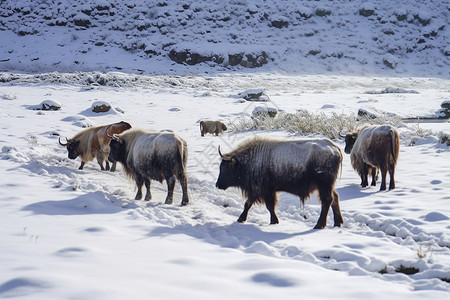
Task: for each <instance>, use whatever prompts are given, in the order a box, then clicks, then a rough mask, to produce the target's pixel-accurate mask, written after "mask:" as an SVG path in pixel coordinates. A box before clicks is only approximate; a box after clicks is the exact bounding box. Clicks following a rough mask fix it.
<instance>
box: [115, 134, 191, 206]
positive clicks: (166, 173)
mask: <svg viewBox="0 0 450 300" xmlns="http://www.w3.org/2000/svg"><path fill="white" fill-rule="evenodd" d="M108 136H109V137H110V138H111V143H110V148H111V151H110V152H109V156H108V159H109V160H110V161H113V162H117V161H118V162H120V163H121V164H122V166H123V169H124V172H125V174H126V175H127V176H128V177H129V178H130V179H133V180H134V181H135V183H136V186H137V189H138V191H137V193H136V197H135V200H140V199H142V185H143V184H145V187H146V189H147V193H146V195H145V198H144V200H146V201H149V200H150V199H151V198H152V195H151V192H150V180H157V181H159V182H161V183H162V182H163V181H164V180H166V183H167V190H168V191H167V197H166V201H165V203H166V204H172V202H173V191H174V188H175V183H176V180H177V179H178V181H179V182H180V184H181V188H182V191H183V196H182V201H181V205H187V204H188V203H189V196H188V190H187V188H188V187H187V177H186V164H187V155H188V148H187V143H186V141H185V140H183V139H182V138H181V137H179V136H178V135H176V134H175V133H174V132H170V131H163V132H158V131H146V130H143V129H131V130H128V131H125V132H123V133H122V134H114V135H108Z"/></svg>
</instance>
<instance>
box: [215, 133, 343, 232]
mask: <svg viewBox="0 0 450 300" xmlns="http://www.w3.org/2000/svg"><path fill="white" fill-rule="evenodd" d="M219 154H220V156H221V157H222V162H221V164H220V174H219V178H218V179H217V183H216V187H217V188H219V189H223V190H225V189H227V188H229V187H238V188H240V189H241V190H242V192H243V194H244V195H245V196H246V197H247V201H246V202H245V206H244V211H243V212H242V214H241V215H240V217H239V219H238V222H244V221H246V220H247V214H248V211H249V209H250V207H251V206H252V205H253V204H254V203H260V204H262V203H265V205H266V207H267V209H268V210H269V212H270V224H277V223H278V217H277V215H276V213H275V207H276V205H277V202H278V197H277V192H279V191H284V192H288V193H291V194H294V195H297V196H299V197H300V200H301V201H302V202H304V201H305V199H307V198H308V197H309V196H310V195H311V193H312V192H314V191H316V190H318V191H319V198H320V201H321V205H322V209H321V212H320V217H319V220H318V221H317V224H316V226H315V227H314V228H315V229H320V228H324V227H325V226H326V221H327V214H328V211H329V209H330V206H331V208H332V209H333V214H334V226H341V225H342V224H343V219H342V215H341V211H340V208H339V195H338V193H337V192H336V190H335V182H336V178H337V176H338V173H339V169H340V167H341V164H342V152H341V150H340V148H339V147H338V146H337V145H336V144H334V143H333V142H332V141H330V140H329V139H298V140H274V139H265V138H253V139H250V140H247V141H245V142H243V143H242V144H240V145H239V146H238V147H237V148H236V149H235V150H233V151H232V152H230V153H228V154H226V155H222V153H221V152H220V149H219Z"/></svg>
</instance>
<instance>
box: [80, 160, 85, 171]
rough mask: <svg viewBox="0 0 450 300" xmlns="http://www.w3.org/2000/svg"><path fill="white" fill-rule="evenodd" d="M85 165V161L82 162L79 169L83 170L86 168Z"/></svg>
mask: <svg viewBox="0 0 450 300" xmlns="http://www.w3.org/2000/svg"><path fill="white" fill-rule="evenodd" d="M85 164H86V163H85V162H84V161H81V165H80V167H79V168H78V170H83V167H84V165H85Z"/></svg>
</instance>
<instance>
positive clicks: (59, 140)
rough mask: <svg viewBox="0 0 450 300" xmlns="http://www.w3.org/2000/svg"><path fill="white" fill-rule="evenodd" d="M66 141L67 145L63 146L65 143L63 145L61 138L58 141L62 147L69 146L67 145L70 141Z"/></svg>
mask: <svg viewBox="0 0 450 300" xmlns="http://www.w3.org/2000/svg"><path fill="white" fill-rule="evenodd" d="M65 139H66V143H65V144H63V143H61V137H59V139H58V142H59V144H60V145H61V146H64V147H65V146H67V144H68V143H69V140H68V139H67V138H65Z"/></svg>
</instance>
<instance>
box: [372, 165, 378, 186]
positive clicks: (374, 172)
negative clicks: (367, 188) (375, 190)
mask: <svg viewBox="0 0 450 300" xmlns="http://www.w3.org/2000/svg"><path fill="white" fill-rule="evenodd" d="M371 170H372V183H371V184H370V185H371V186H376V185H377V168H375V167H372V168H371Z"/></svg>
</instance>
